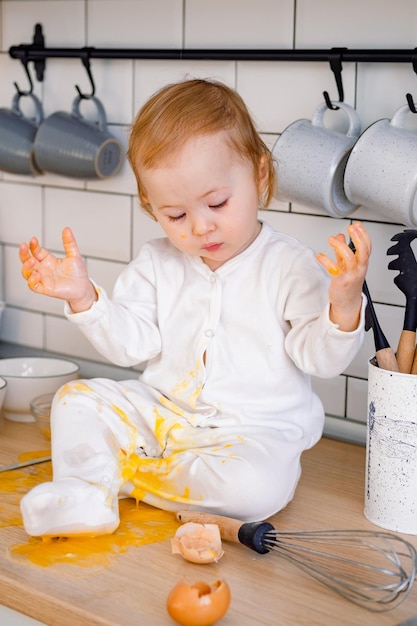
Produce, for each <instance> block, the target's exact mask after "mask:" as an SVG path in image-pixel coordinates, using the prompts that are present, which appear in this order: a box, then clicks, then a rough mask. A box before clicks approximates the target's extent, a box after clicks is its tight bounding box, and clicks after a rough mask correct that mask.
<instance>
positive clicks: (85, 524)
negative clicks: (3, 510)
mask: <svg viewBox="0 0 417 626" xmlns="http://www.w3.org/2000/svg"><path fill="white" fill-rule="evenodd" d="M20 508H21V511H22V516H23V526H24V528H25V530H26V532H27V533H28V535H32V536H34V537H39V536H43V535H48V536H52V537H58V536H69V535H105V534H110V533H112V532H113V531H114V530H116V528H117V527H118V525H119V523H120V519H119V504H118V499H117V496H116V497H114V496H111V495H110V494H109V492H108V489H106V488H105V487H101V486H100V485H93V484H90V483H87V482H85V481H84V480H81V479H79V478H64V479H62V480H57V481H55V482H48V483H42V484H41V485H37V486H36V487H34V488H33V489H32V490H31V491H29V493H27V494H26V495H25V496H24V497H23V498H22V500H21V503H20Z"/></svg>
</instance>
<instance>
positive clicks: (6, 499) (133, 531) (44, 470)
mask: <svg viewBox="0 0 417 626" xmlns="http://www.w3.org/2000/svg"><path fill="white" fill-rule="evenodd" d="M48 454H49V451H44V450H43V451H37V452H31V453H27V454H24V455H21V456H20V457H19V461H25V460H31V459H36V458H40V457H43V456H46V455H48ZM138 460H139V461H142V459H140V458H139V457H138ZM51 477H52V468H51V463H50V462H47V463H41V464H38V465H33V466H29V467H25V468H22V469H18V470H10V471H6V472H3V473H2V476H1V479H0V527H1V528H8V527H11V526H14V527H21V526H22V517H21V513H20V499H21V498H22V496H23V495H24V494H25V493H27V492H28V491H29V489H32V487H35V486H36V485H38V484H39V483H42V482H46V481H50V480H51ZM119 510H120V526H119V528H118V529H117V530H116V531H115V532H114V533H113V534H112V535H102V536H98V537H88V536H73V537H68V538H64V537H61V538H45V539H42V538H40V537H28V538H27V541H26V542H25V543H22V544H15V545H13V546H12V547H11V548H10V555H11V557H12V558H18V559H22V560H27V561H29V562H31V563H33V564H35V565H39V566H42V567H46V566H49V565H54V564H57V563H66V564H70V565H75V566H78V567H83V568H101V567H107V566H108V565H110V563H111V561H112V559H113V558H116V557H117V555H118V554H120V553H123V552H126V551H127V550H129V549H133V548H137V547H140V546H142V545H146V544H151V543H156V542H159V541H166V540H168V539H171V538H172V536H173V535H174V534H175V532H176V530H177V528H178V527H179V526H180V524H179V522H178V521H177V520H176V519H175V515H174V513H172V512H169V511H162V510H160V509H156V508H154V507H152V506H149V505H147V504H145V503H140V504H139V505H137V504H136V502H135V500H133V499H132V498H126V499H122V500H120V501H119Z"/></svg>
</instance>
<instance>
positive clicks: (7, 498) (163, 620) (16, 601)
mask: <svg viewBox="0 0 417 626" xmlns="http://www.w3.org/2000/svg"><path fill="white" fill-rule="evenodd" d="M47 448H48V442H47V440H46V439H45V438H44V437H43V435H42V434H41V433H40V432H39V431H38V429H37V427H36V425H34V424H19V423H13V422H8V421H7V420H3V421H0V465H5V464H9V463H13V462H16V461H17V460H18V458H19V457H20V458H22V457H21V456H20V455H21V454H22V453H25V452H33V451H43V452H44V451H45V450H47ZM47 465H49V464H47ZM302 465H303V475H302V478H301V481H300V484H299V487H298V489H297V492H296V495H295V498H294V500H293V501H292V502H291V503H290V504H289V506H288V507H287V508H286V509H285V510H284V511H282V512H281V513H279V514H277V515H276V516H274V517H273V518H271V520H270V521H271V522H272V523H273V524H274V526H275V527H276V528H279V527H281V528H283V529H304V530H310V529H318V528H362V529H373V530H378V527H376V526H373V525H372V524H370V523H369V522H368V521H367V520H366V519H365V517H364V515H363V497H364V472H365V449H364V448H363V447H360V446H355V445H352V444H347V443H343V442H339V441H333V440H330V439H322V440H321V441H320V442H319V444H317V445H316V446H315V447H314V448H313V449H312V450H309V451H307V452H306V453H305V454H304V455H303V461H302ZM42 471H43V472H45V471H47V470H46V467H45V465H44V466H43V469H42V470H41V466H40V465H39V466H33V467H31V468H26V469H25V470H15V474H14V475H12V474H13V472H7V473H0V494H1V501H0V548H1V551H0V604H3V605H5V606H8V607H10V608H12V609H15V610H18V611H21V612H22V613H25V614H27V615H29V616H31V617H34V618H36V619H38V620H41V621H43V622H45V623H47V624H48V625H50V626H75V625H77V626H139V625H144V626H145V625H146V626H148V625H149V626H170V625H172V626H173V625H174V622H173V621H172V620H171V618H170V617H169V616H168V614H167V612H166V608H165V603H166V598H167V596H168V593H169V591H170V590H171V588H172V587H173V586H174V585H175V584H176V583H177V582H179V580H180V579H181V578H183V577H185V578H186V579H187V580H188V581H190V582H195V581H197V580H203V581H207V582H213V581H214V580H216V579H218V578H223V579H225V580H226V581H227V582H228V584H229V586H230V589H231V593H232V602H231V605H230V607H229V610H228V612H227V613H226V615H225V616H224V618H223V619H222V620H221V622H219V624H220V623H221V625H222V626H259V625H266V626H269V625H270V626H278V624H279V625H280V626H303V625H306V626H307V625H308V626H314V625H317V626H326V625H329V626H334V625H335V624H337V625H338V626H356V625H357V626H367V625H369V624H378V626H385V625H386V626H394V625H397V624H399V623H401V622H402V621H404V620H406V619H409V618H411V617H413V616H416V615H417V584H416V585H415V588H414V589H413V590H412V591H411V593H410V595H409V596H408V597H407V598H406V600H405V601H404V602H403V603H402V604H401V605H400V606H399V607H398V608H396V609H393V610H391V611H387V612H384V613H371V612H369V611H368V610H366V609H363V608H361V607H358V606H356V605H354V604H352V603H350V602H348V601H347V600H344V599H343V598H341V597H339V596H338V595H337V594H335V593H334V592H332V591H331V590H328V589H327V588H326V587H324V586H322V585H320V584H319V583H317V582H316V581H314V580H313V579H311V578H310V577H309V576H308V575H307V574H305V573H304V572H302V571H300V570H298V568H296V567H295V566H293V565H292V564H291V563H288V562H286V561H285V560H282V559H280V557H279V555H278V554H277V553H269V554H267V555H258V554H256V553H255V552H252V551H251V550H249V549H247V548H245V547H244V546H242V545H240V544H230V543H224V545H223V547H224V549H225V556H224V557H223V558H222V559H221V560H220V561H219V562H218V563H216V564H211V565H193V564H191V563H188V562H186V561H184V560H183V559H182V557H180V556H174V555H172V554H171V545H170V541H169V539H165V540H164V541H160V542H157V543H152V544H147V545H142V546H140V547H136V546H133V547H128V548H127V549H126V551H124V552H120V553H118V554H115V555H113V556H112V558H111V559H110V561H109V563H108V564H107V565H105V566H102V567H91V568H88V567H87V568H86V567H84V566H83V567H81V566H78V565H77V564H74V565H66V564H65V563H64V564H63V563H53V564H52V565H49V566H40V565H35V564H33V563H32V562H30V560H29V559H28V558H24V557H22V556H19V555H18V554H16V553H15V551H14V548H15V547H16V546H23V547H24V546H27V545H28V544H30V542H31V541H32V542H33V541H35V542H36V541H37V542H38V543H40V544H42V542H41V540H38V539H36V540H33V539H31V540H29V539H28V537H27V535H26V533H25V532H24V530H23V527H22V526H21V519H20V517H19V508H18V503H19V499H20V497H21V495H22V493H24V490H25V484H26V483H25V479H26V477H30V478H31V480H35V481H36V479H39V480H45V478H44V477H43V478H42ZM43 476H44V475H43ZM10 480H11V481H12V483H10ZM13 481H15V483H13ZM10 484H14V485H15V486H13V488H12V489H11V488H10ZM139 506H140V505H139ZM155 511H156V510H155ZM406 538H407V539H408V540H409V541H411V543H413V544H414V545H415V546H416V547H417V536H410V535H408V536H407V537H406ZM89 541H91V547H92V550H94V545H95V544H94V542H95V541H97V539H90V540H89Z"/></svg>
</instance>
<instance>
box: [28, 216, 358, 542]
mask: <svg viewBox="0 0 417 626" xmlns="http://www.w3.org/2000/svg"><path fill="white" fill-rule="evenodd" d="M328 284H329V278H328V276H327V274H326V273H325V271H324V270H323V268H322V267H321V266H320V265H319V263H318V262H317V261H316V259H315V258H314V253H313V251H312V250H310V249H308V248H306V247H305V246H303V245H302V244H300V243H299V242H298V241H296V240H295V239H293V238H292V237H289V236H287V235H283V234H281V233H278V232H276V231H274V230H273V229H272V228H271V227H270V226H269V225H268V224H266V223H263V224H262V230H261V232H260V234H259V236H258V237H257V238H256V240H255V241H254V242H253V243H252V244H251V245H250V246H249V247H248V248H247V249H246V250H245V251H244V252H242V253H241V254H239V255H238V256H236V257H235V258H233V259H231V260H230V261H228V262H227V263H225V264H224V265H222V266H221V267H219V268H218V269H217V270H216V271H214V272H213V271H212V270H210V269H209V267H208V266H207V265H206V264H205V263H204V262H203V261H202V260H201V259H200V258H199V257H192V256H189V255H187V254H184V253H183V252H180V251H179V250H177V249H176V248H175V247H173V246H172V244H171V243H170V242H169V240H168V239H166V238H163V239H158V240H155V241H152V242H149V243H147V244H145V246H144V247H143V248H142V250H141V252H140V254H139V255H138V257H137V258H136V259H135V260H134V261H132V262H131V263H130V264H129V265H128V266H127V268H126V269H125V270H124V271H123V272H122V274H121V275H120V277H119V279H118V281H117V283H116V286H115V289H114V293H113V297H112V299H110V298H109V297H108V296H107V295H106V293H105V292H104V291H103V290H101V289H100V288H97V290H98V293H99V298H98V301H97V302H96V303H95V304H94V305H93V307H92V308H91V309H90V310H88V311H85V312H82V313H77V314H73V313H71V312H70V310H69V307H67V309H66V314H67V316H68V318H69V319H70V320H71V321H72V322H73V323H75V324H77V325H78V327H79V328H80V329H81V330H82V332H83V333H84V334H85V335H86V336H87V337H88V339H89V340H90V341H91V343H92V344H93V345H94V346H95V347H96V349H97V350H98V351H99V352H101V353H102V354H103V355H104V356H106V357H107V358H108V359H109V360H110V361H112V362H113V363H116V364H118V365H120V366H132V365H136V364H138V363H144V362H147V366H146V368H145V371H144V373H143V374H142V375H141V377H140V379H139V380H137V379H135V380H129V381H123V382H115V381H111V380H105V379H92V380H82V381H75V382H73V383H70V384H68V385H65V386H64V387H63V388H62V389H61V390H60V391H59V392H58V393H57V395H56V397H55V399H54V403H53V407H52V415H51V423H52V461H53V482H52V483H44V484H43V485H39V486H37V487H35V488H34V489H32V491H30V492H29V493H28V494H27V495H26V496H25V497H24V498H23V500H22V513H23V520H24V525H25V529H26V531H27V532H28V533H29V534H31V535H59V534H67V535H68V534H74V533H89V534H99V533H103V532H112V531H113V530H114V529H115V528H116V527H117V525H118V524H119V517H118V498H119V497H123V496H133V497H135V498H137V499H138V500H143V501H144V502H147V503H149V504H152V505H154V506H157V507H160V508H163V509H167V510H178V509H181V508H182V509H184V508H190V509H198V510H202V511H209V512H215V513H220V514H223V515H229V516H233V517H237V518H239V519H242V520H245V521H251V520H258V519H264V518H267V517H269V516H270V515H272V514H274V513H275V512H277V511H278V510H280V509H282V508H283V507H284V506H285V505H286V504H287V503H288V502H289V501H290V500H291V498H292V497H293V494H294V491H295V488H296V485H297V483H298V480H299V477H300V472H301V469H300V456H301V453H302V452H303V450H306V449H307V448H310V447H311V446H313V445H314V444H315V443H316V442H317V441H318V439H319V438H320V437H321V434H322V429H323V423H324V412H323V407H322V404H321V402H320V400H319V399H318V397H317V396H316V395H315V393H314V392H313V390H312V388H311V381H310V375H315V376H320V377H333V376H337V375H338V374H340V373H341V372H342V371H343V370H344V369H345V368H346V366H347V365H348V364H349V363H350V361H351V360H352V358H353V357H354V356H355V354H356V352H357V351H358V349H359V347H360V345H361V343H362V340H363V335H364V319H363V318H364V303H363V306H362V314H361V323H360V326H359V328H358V329H357V330H355V331H354V332H350V333H347V332H342V331H340V330H339V329H338V328H337V326H335V325H334V324H333V323H332V322H331V321H330V319H329V314H328V309H329V304H328Z"/></svg>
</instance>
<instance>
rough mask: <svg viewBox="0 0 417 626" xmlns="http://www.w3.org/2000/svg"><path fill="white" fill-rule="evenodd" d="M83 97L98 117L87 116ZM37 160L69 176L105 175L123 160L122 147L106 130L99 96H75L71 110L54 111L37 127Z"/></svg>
mask: <svg viewBox="0 0 417 626" xmlns="http://www.w3.org/2000/svg"><path fill="white" fill-rule="evenodd" d="M82 100H88V102H92V103H93V104H94V105H95V108H96V111H97V117H98V120H97V122H96V123H94V122H90V121H88V120H86V119H85V118H84V117H83V116H82V115H81V112H80V104H81V101H82ZM35 157H36V161H37V163H39V165H40V166H41V167H42V168H43V169H44V170H45V171H48V172H52V173H54V174H60V175H61V176H68V177H72V178H88V179H91V178H108V177H109V176H113V175H114V174H116V173H117V172H118V171H119V169H120V167H121V165H122V161H123V148H122V145H121V144H120V142H119V141H118V140H117V139H115V137H113V136H112V135H111V134H110V133H109V132H108V130H107V121H106V113H105V111H104V107H103V105H102V104H101V102H100V100H98V98H96V97H94V96H91V97H89V98H82V97H81V96H77V97H76V98H75V100H74V101H73V103H72V111H71V113H67V112H66V111H57V112H56V113H53V114H52V115H50V116H49V117H47V118H46V119H45V120H44V121H43V122H42V124H41V125H40V127H39V130H38V132H37V134H36V139H35Z"/></svg>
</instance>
